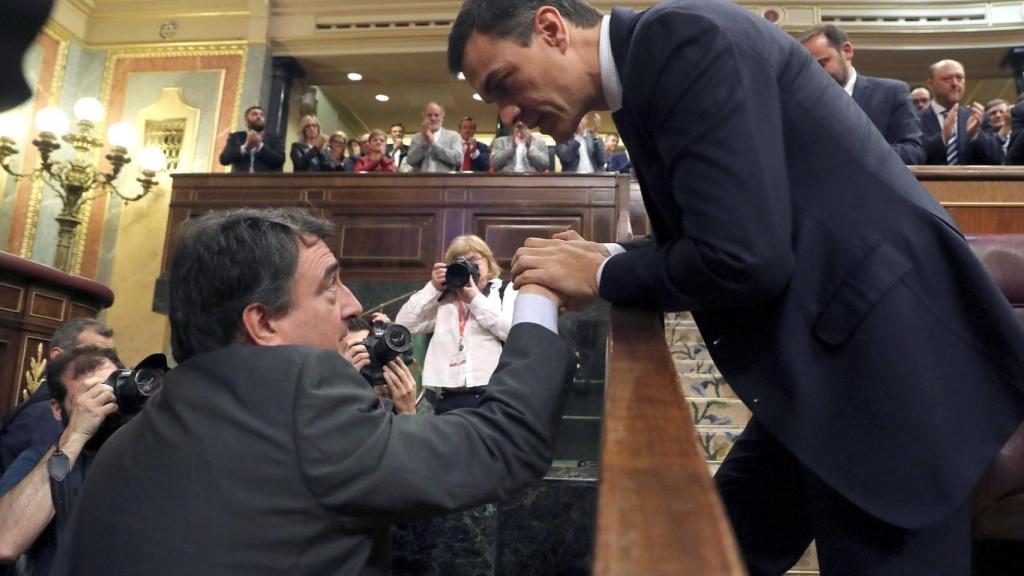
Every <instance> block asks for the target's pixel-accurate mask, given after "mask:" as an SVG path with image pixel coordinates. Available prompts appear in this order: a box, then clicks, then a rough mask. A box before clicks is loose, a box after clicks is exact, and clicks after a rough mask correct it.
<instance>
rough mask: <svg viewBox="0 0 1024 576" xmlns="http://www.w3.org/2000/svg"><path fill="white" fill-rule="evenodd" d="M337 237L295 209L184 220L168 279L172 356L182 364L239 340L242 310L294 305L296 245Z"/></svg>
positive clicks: (323, 224) (276, 311)
mask: <svg viewBox="0 0 1024 576" xmlns="http://www.w3.org/2000/svg"><path fill="white" fill-rule="evenodd" d="M333 234H334V226H333V225H332V224H331V223H330V222H327V221H326V220H322V219H320V218H317V217H315V216H312V215H311V214H309V213H308V212H306V211H304V210H302V209H299V208H269V209H255V208H244V209H240V210H229V211H223V212H211V213H209V214H206V215H205V216H202V217H201V218H196V219H194V220H190V221H188V222H186V223H185V225H184V226H183V227H182V229H181V232H180V234H179V236H178V239H177V244H176V245H175V250H174V256H173V258H172V260H171V273H170V282H169V296H170V297H169V304H170V305H169V315H170V318H171V345H172V348H173V350H174V358H175V360H177V361H178V362H184V361H185V360H188V359H189V358H191V357H192V356H194V355H196V354H201V353H203V352H212V351H214V350H218V349H221V348H224V347H226V346H230V345H231V344H233V343H234V342H236V341H238V340H239V336H240V334H241V330H242V311H243V310H245V308H246V306H249V305H250V304H261V305H263V306H265V307H266V308H267V309H268V311H269V312H270V313H271V314H281V313H284V312H286V311H287V310H288V309H289V308H291V305H292V300H291V291H292V282H293V280H294V277H295V271H296V269H297V267H298V262H299V242H305V241H306V240H307V239H308V238H309V237H311V236H312V237H316V238H318V239H322V238H326V237H328V236H331V235H333Z"/></svg>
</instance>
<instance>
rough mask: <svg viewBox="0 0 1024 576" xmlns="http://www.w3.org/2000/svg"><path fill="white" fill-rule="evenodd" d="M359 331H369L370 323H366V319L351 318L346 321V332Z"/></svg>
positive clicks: (360, 317)
mask: <svg viewBox="0 0 1024 576" xmlns="http://www.w3.org/2000/svg"><path fill="white" fill-rule="evenodd" d="M360 330H370V323H369V322H367V321H366V318H363V317H362V316H353V317H351V318H349V319H348V331H349V332H358V331H360Z"/></svg>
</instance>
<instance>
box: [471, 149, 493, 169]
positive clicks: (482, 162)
mask: <svg viewBox="0 0 1024 576" xmlns="http://www.w3.org/2000/svg"><path fill="white" fill-rule="evenodd" d="M476 149H477V150H478V151H480V155H479V156H477V157H476V158H475V159H474V160H472V162H470V167H469V169H470V170H472V171H473V172H487V171H489V170H490V169H491V149H490V148H488V147H487V144H484V143H483V142H477V143H476Z"/></svg>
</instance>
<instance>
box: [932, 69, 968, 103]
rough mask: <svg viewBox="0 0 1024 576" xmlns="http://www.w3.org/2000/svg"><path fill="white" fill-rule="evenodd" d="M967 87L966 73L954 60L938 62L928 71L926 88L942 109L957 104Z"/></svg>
mask: <svg viewBox="0 0 1024 576" xmlns="http://www.w3.org/2000/svg"><path fill="white" fill-rule="evenodd" d="M966 87H967V73H966V72H965V71H964V66H963V64H961V63H959V62H957V61H956V60H939V61H938V62H936V63H935V64H932V65H931V67H930V68H929V69H928V88H929V89H930V90H931V91H932V97H933V98H934V99H935V101H936V102H937V103H938V104H939V105H940V106H942V107H944V108H950V107H952V106H953V105H954V104H959V103H960V99H961V98H963V95H964V90H965V89H966Z"/></svg>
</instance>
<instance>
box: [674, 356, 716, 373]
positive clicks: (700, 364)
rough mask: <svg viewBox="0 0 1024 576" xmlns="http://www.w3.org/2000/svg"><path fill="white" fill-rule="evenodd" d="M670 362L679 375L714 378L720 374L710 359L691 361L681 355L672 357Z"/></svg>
mask: <svg viewBox="0 0 1024 576" xmlns="http://www.w3.org/2000/svg"><path fill="white" fill-rule="evenodd" d="M672 360H673V361H674V362H675V364H676V372H678V373H679V374H685V375H690V374H711V375H714V376H721V374H722V373H721V372H719V371H718V367H717V366H715V363H714V362H712V361H711V358H700V359H696V360H692V359H690V358H686V357H685V356H683V355H681V354H680V355H676V354H673V355H672Z"/></svg>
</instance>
